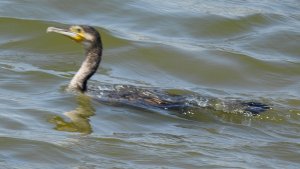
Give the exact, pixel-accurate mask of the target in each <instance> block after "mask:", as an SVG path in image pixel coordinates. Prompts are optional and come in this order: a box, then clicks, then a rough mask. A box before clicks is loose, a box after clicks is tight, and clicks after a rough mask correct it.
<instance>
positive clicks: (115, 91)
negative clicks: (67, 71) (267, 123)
mask: <svg viewBox="0 0 300 169" xmlns="http://www.w3.org/2000/svg"><path fill="white" fill-rule="evenodd" d="M47 32H56V33H59V34H63V35H65V36H67V37H70V38H71V39H73V40H75V41H76V42H80V43H82V44H83V46H84V48H85V51H86V58H85V60H84V62H83V63H82V65H81V67H80V69H79V70H78V72H77V73H76V74H75V76H74V77H73V78H72V80H71V82H70V84H69V85H68V88H67V89H68V90H69V91H76V92H82V93H87V94H89V95H92V96H96V98H97V99H98V100H99V101H102V102H106V103H115V104H125V105H130V106H135V107H139V108H147V109H153V108H162V109H172V110H176V111H179V112H184V111H185V110H186V109H189V108H201V109H210V110H216V111H224V112H229V113H242V114H254V115H256V114H258V113H260V112H263V111H266V110H268V109H269V108H270V107H269V106H267V105H265V104H261V103H256V102H246V101H239V100H224V101H223V100H220V99H217V98H213V97H208V96H202V95H200V94H198V93H192V92H189V93H188V94H180V95H178V94H172V93H171V92H169V90H163V89H158V88H146V87H136V86H132V85H101V86H99V87H91V88H89V89H88V88H87V82H88V80H89V79H90V78H91V76H93V74H94V73H95V72H96V71H97V69H98V67H99V64H100V62H101V57H102V41H101V37H100V34H99V33H98V32H97V31H96V29H94V28H93V27H90V26H71V27H70V28H69V29H60V28H54V27H49V28H48V29H47Z"/></svg>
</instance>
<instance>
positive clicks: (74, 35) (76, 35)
mask: <svg viewBox="0 0 300 169" xmlns="http://www.w3.org/2000/svg"><path fill="white" fill-rule="evenodd" d="M49 32H55V33H58V34H62V35H65V36H67V37H69V38H71V39H73V40H75V41H76V42H81V41H83V40H84V37H83V36H82V34H79V33H76V32H74V31H72V29H61V28H56V27H48V28H47V33H49Z"/></svg>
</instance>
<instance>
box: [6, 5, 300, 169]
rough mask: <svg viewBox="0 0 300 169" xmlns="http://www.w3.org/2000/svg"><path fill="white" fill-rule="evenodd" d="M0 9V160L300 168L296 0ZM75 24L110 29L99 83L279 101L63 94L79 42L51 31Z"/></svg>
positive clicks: (30, 164) (79, 165) (79, 168)
mask: <svg viewBox="0 0 300 169" xmlns="http://www.w3.org/2000/svg"><path fill="white" fill-rule="evenodd" d="M0 9H1V10H0V22H1V29H0V32H1V36H0V49H1V50H0V100H1V101H0V110H1V111H0V152H1V153H0V168H10V169H11V168H14V169H23V168H24V169H25V168H32V169H34V168H36V169H39V168H44V169H53V168H76V169H85V168H89V169H90V168H201V167H202V168H299V165H300V162H299V161H300V137H299V133H300V129H299V127H300V123H299V120H300V91H299V86H300V48H299V44H300V43H299V42H300V30H299V27H300V12H299V11H300V3H299V1H296V0H285V1H279V0H272V1H271V0H264V1H259V0H251V1H250V0H246V1H241V0H235V1H231V2H228V1H222V0H218V1H209V2H208V1H203V0H186V1H182V2H176V3H175V2H173V1H170V0H165V1H158V0H152V1H150V0H139V1H137V0H128V1H121V0H110V1H95V0H86V1H84V2H82V1H79V0H72V1H71V0H53V1H46V0H40V1H33V0H26V1H25V0H23V1H20V0H9V1H8V0H7V1H6V0H2V1H1V2H0ZM73 24H75V25H77V24H87V25H92V26H94V27H95V28H97V30H98V31H99V32H100V33H101V35H102V39H103V43H104V54H103V55H104V56H103V60H102V63H101V68H100V69H99V70H98V72H97V74H96V75H95V76H94V77H93V78H92V81H91V82H92V83H91V84H101V83H104V82H105V83H109V84H131V85H136V86H146V87H161V88H171V89H181V90H188V91H193V92H197V93H201V94H205V95H209V96H213V97H218V98H221V99H225V98H239V99H242V100H243V99H250V100H257V101H260V102H263V103H267V104H270V105H272V107H273V109H272V110H270V111H268V112H266V113H264V114H261V115H260V116H255V117H249V116H243V115H240V114H230V113H224V112H211V111H205V110H203V111H197V112H193V114H187V115H178V114H176V113H174V112H172V111H165V110H155V111H154V110H147V109H146V110H145V109H136V108H132V107H125V106H114V105H107V104H102V103H99V102H97V101H95V100H89V99H87V98H86V97H84V96H76V95H74V94H72V93H68V92H65V91H64V88H65V87H66V85H67V84H68V82H69V80H70V79H71V77H72V75H74V73H75V72H76V71H77V69H78V67H79V66H80V64H81V61H82V60H83V56H82V55H83V51H82V47H81V46H80V45H78V44H76V43H74V42H72V41H70V40H69V39H67V38H64V37H61V36H58V35H55V34H46V33H45V31H46V28H47V27H49V26H57V27H59V26H62V27H64V26H68V25H73ZM73 111H76V112H79V116H73V119H72V120H73V122H74V120H75V121H76V120H77V121H79V122H80V126H76V125H74V123H72V121H70V119H69V118H68V116H66V115H68V113H67V112H73ZM82 116H84V117H85V118H81V117H82ZM78 117H80V118H78ZM71 118H72V117H71ZM76 124H79V123H76Z"/></svg>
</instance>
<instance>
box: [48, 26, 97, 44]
mask: <svg viewBox="0 0 300 169" xmlns="http://www.w3.org/2000/svg"><path fill="white" fill-rule="evenodd" d="M47 32H55V33H59V34H62V35H65V36H67V37H69V38H71V39H73V40H75V41H76V42H79V43H81V44H83V45H84V46H85V47H86V48H89V47H91V46H93V45H101V46H102V44H101V38H100V34H99V32H98V31H97V30H96V29H95V28H93V27H91V26H84V25H81V26H79V25H74V26H70V27H69V28H67V29H62V28H56V27H48V28H47Z"/></svg>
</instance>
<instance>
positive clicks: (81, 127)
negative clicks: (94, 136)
mask: <svg viewBox="0 0 300 169" xmlns="http://www.w3.org/2000/svg"><path fill="white" fill-rule="evenodd" d="M90 99H91V98H90V97H89V96H87V95H85V94H79V95H78V96H77V97H76V100H77V104H78V107H77V108H76V109H75V110H72V111H68V112H65V113H63V114H64V115H65V116H66V117H68V119H67V120H65V119H64V117H61V116H55V117H53V118H52V119H50V120H49V122H50V123H53V124H55V125H56V126H55V129H56V130H59V131H68V132H80V133H86V134H89V133H92V126H91V124H90V119H89V118H90V117H91V116H93V115H94V114H95V109H94V108H93V106H92V104H91V100H90Z"/></svg>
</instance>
